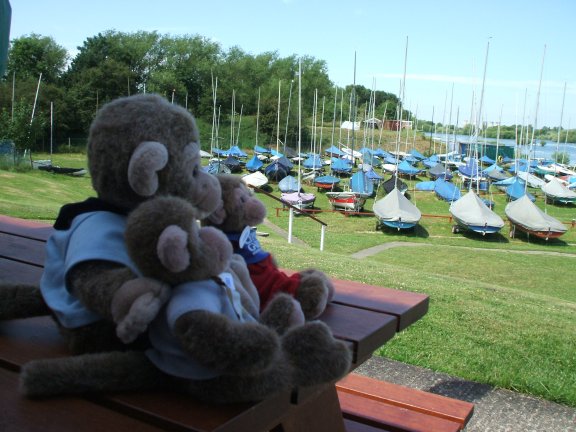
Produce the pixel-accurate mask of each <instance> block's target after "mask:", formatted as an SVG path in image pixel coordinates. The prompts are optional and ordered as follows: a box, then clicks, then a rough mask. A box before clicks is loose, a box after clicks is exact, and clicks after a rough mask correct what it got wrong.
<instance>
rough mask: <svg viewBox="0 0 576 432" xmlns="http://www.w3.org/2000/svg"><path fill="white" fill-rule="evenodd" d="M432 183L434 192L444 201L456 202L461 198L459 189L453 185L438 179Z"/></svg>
mask: <svg viewBox="0 0 576 432" xmlns="http://www.w3.org/2000/svg"><path fill="white" fill-rule="evenodd" d="M434 183H435V185H434V192H435V193H436V195H437V196H438V197H440V198H441V199H443V200H444V201H448V202H452V201H457V200H459V199H460V197H461V196H462V194H461V193H460V189H459V188H458V187H457V186H456V185H455V184H454V183H450V182H449V181H446V180H444V179H440V178H439V179H437V180H435V181H434Z"/></svg>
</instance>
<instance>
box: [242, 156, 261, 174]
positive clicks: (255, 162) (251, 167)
mask: <svg viewBox="0 0 576 432" xmlns="http://www.w3.org/2000/svg"><path fill="white" fill-rule="evenodd" d="M263 165H264V162H262V161H261V160H260V159H258V156H256V155H254V156H252V158H251V159H250V160H249V161H248V162H246V169H247V170H248V171H250V172H255V171H258V170H259V169H260V168H262V166H263Z"/></svg>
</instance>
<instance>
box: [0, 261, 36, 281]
mask: <svg viewBox="0 0 576 432" xmlns="http://www.w3.org/2000/svg"><path fill="white" fill-rule="evenodd" d="M42 272H43V268H42V267H37V266H33V265H31V264H26V263H22V262H19V261H13V260H11V259H6V258H2V257H0V281H2V282H10V283H26V284H38V283H39V282H40V278H41V277H42Z"/></svg>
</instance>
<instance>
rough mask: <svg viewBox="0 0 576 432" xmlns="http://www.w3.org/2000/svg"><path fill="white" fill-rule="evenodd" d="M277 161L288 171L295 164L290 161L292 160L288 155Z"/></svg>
mask: <svg viewBox="0 0 576 432" xmlns="http://www.w3.org/2000/svg"><path fill="white" fill-rule="evenodd" d="M277 162H278V163H279V164H281V165H283V166H284V167H285V168H286V169H287V170H288V171H290V170H291V169H292V168H293V167H294V164H293V163H292V162H290V160H289V159H288V158H287V157H286V156H282V157H280V158H279V159H278V160H277Z"/></svg>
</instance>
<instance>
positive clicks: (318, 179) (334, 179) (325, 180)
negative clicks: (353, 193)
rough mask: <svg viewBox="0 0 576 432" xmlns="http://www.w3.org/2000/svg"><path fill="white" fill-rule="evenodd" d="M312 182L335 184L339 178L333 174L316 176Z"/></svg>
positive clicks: (338, 181)
mask: <svg viewBox="0 0 576 432" xmlns="http://www.w3.org/2000/svg"><path fill="white" fill-rule="evenodd" d="M314 183H321V184H331V185H335V184H338V183H340V179H339V178H338V177H335V176H331V175H325V176H320V177H316V178H315V179H314Z"/></svg>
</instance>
